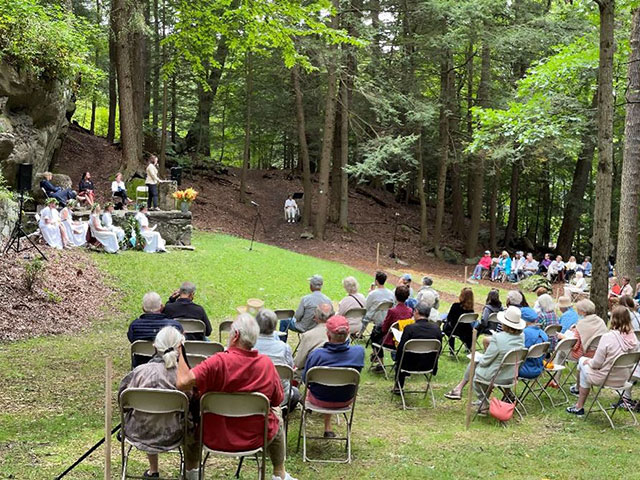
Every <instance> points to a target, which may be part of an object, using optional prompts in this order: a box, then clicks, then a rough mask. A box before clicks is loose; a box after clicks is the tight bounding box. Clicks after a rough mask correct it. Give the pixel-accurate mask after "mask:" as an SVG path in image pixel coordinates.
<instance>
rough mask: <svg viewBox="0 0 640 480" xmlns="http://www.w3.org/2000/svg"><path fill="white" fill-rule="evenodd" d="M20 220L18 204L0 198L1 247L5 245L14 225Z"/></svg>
mask: <svg viewBox="0 0 640 480" xmlns="http://www.w3.org/2000/svg"><path fill="white" fill-rule="evenodd" d="M17 219H18V204H17V203H16V202H14V201H13V200H10V199H7V198H0V247H1V246H2V245H4V243H5V241H6V240H7V238H9V235H11V230H12V229H13V225H14V224H15V222H16V220H17Z"/></svg>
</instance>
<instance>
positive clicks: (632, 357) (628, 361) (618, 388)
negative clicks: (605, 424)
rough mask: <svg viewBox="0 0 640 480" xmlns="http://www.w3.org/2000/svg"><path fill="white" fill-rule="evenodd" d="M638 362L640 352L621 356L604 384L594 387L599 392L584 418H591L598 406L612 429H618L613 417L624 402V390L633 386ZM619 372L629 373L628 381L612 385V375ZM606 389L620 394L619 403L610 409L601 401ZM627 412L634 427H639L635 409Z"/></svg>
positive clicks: (639, 360)
mask: <svg viewBox="0 0 640 480" xmlns="http://www.w3.org/2000/svg"><path fill="white" fill-rule="evenodd" d="M638 362H640V352H628V353H623V354H622V355H620V356H619V357H618V358H616V359H615V360H614V362H613V366H612V367H611V370H609V373H608V374H607V376H606V378H605V379H604V382H603V384H602V385H596V386H594V389H597V390H596V392H595V395H594V396H593V400H592V401H591V405H589V409H588V410H587V411H586V413H585V415H584V418H587V417H588V416H589V414H590V413H591V410H593V406H594V405H598V408H599V409H600V410H601V411H602V413H604V415H605V416H606V417H607V420H609V424H611V428H616V427H615V425H614V424H613V416H614V415H615V413H616V412H617V411H618V408H619V407H620V403H621V401H622V402H624V400H623V395H624V390H625V388H627V387H630V386H631V382H632V377H633V373H634V372H635V370H636V367H637V366H638ZM618 371H623V372H625V371H627V372H628V374H627V377H626V378H627V380H626V381H625V382H624V384H622V385H610V384H609V377H610V376H611V374H612V373H614V372H618ZM604 389H609V390H613V391H614V392H616V393H617V394H618V401H617V402H615V403H614V404H613V405H612V406H611V407H608V408H605V407H604V406H603V405H602V403H600V400H599V397H600V394H601V393H602V391H603V390H604ZM607 410H611V411H612V412H611V415H609V414H608V413H607ZM627 411H628V412H629V413H630V414H631V417H632V418H633V425H634V426H636V425H638V419H637V418H636V415H635V413H633V408H627Z"/></svg>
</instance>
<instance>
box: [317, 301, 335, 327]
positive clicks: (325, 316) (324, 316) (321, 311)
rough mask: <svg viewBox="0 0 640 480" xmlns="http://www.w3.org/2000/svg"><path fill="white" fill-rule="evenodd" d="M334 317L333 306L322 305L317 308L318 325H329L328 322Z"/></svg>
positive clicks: (328, 304)
mask: <svg viewBox="0 0 640 480" xmlns="http://www.w3.org/2000/svg"><path fill="white" fill-rule="evenodd" d="M334 315H335V312H334V310H333V305H331V304H330V303H321V304H320V305H318V306H317V307H316V311H315V317H316V320H317V321H318V323H327V320H329V319H330V318H331V317H333V316H334Z"/></svg>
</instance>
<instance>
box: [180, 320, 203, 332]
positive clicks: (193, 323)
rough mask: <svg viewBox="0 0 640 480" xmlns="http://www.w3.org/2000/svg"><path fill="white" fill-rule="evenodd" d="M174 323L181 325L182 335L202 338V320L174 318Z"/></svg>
mask: <svg viewBox="0 0 640 480" xmlns="http://www.w3.org/2000/svg"><path fill="white" fill-rule="evenodd" d="M176 321H177V322H179V323H180V325H182V329H183V330H184V334H185V335H187V334H195V335H202V336H204V334H205V331H206V327H205V326H204V322H203V321H202V320H196V319H194V318H176Z"/></svg>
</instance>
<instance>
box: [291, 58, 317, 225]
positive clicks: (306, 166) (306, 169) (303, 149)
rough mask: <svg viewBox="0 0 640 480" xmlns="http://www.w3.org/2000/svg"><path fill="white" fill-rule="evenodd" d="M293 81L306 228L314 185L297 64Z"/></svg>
mask: <svg viewBox="0 0 640 480" xmlns="http://www.w3.org/2000/svg"><path fill="white" fill-rule="evenodd" d="M291 83H292V84H293V91H294V93H295V96H296V124H297V127H298V143H299V151H300V157H301V159H302V187H303V190H304V206H303V210H302V224H303V226H304V228H305V229H306V228H309V225H311V202H312V200H313V186H312V184H311V162H310V160H309V145H308V144H307V132H306V125H305V117H304V103H303V101H302V88H301V87H300V70H299V68H298V67H297V66H295V67H293V68H292V69H291Z"/></svg>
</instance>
